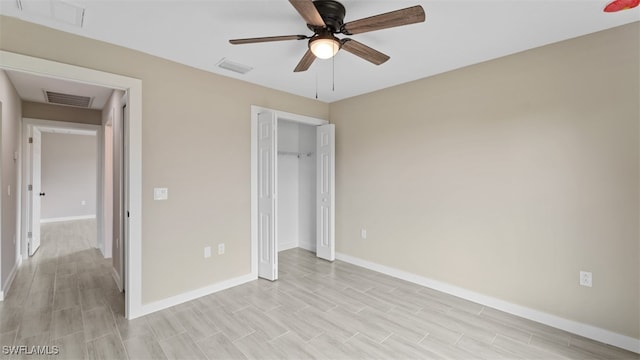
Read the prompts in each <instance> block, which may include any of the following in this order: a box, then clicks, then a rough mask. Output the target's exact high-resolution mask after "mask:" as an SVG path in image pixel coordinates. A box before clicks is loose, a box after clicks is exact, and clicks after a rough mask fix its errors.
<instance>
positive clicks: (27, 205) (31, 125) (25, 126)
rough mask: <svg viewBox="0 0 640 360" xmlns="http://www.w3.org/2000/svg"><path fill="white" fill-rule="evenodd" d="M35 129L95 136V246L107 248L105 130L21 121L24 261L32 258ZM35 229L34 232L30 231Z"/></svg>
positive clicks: (96, 127)
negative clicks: (31, 184) (104, 233)
mask: <svg viewBox="0 0 640 360" xmlns="http://www.w3.org/2000/svg"><path fill="white" fill-rule="evenodd" d="M33 130H39V131H40V132H41V133H50V132H51V133H55V132H58V131H66V132H68V133H70V134H91V135H94V136H96V150H97V151H96V199H95V200H96V247H98V248H100V247H101V246H104V239H103V237H102V232H101V229H102V228H103V226H104V222H103V219H102V216H101V214H102V211H103V206H104V204H103V202H102V196H101V195H100V194H101V193H102V191H103V189H104V183H103V181H102V178H101V176H102V153H103V148H104V146H103V144H102V141H101V140H102V139H101V138H102V127H101V126H99V125H90V124H78V123H70V122H64V121H53V120H45V119H31V118H22V139H21V143H22V145H21V146H22V153H23V154H25V156H23V157H22V174H21V178H22V181H21V187H22V204H21V211H22V218H23V219H24V221H22V225H21V226H22V236H20V237H18V239H19V241H20V244H19V245H18V246H19V247H20V252H21V254H22V260H26V259H27V258H28V257H29V253H28V248H27V246H28V245H29V238H28V236H27V234H28V232H29V230H30V229H29V228H30V225H33V224H31V220H32V219H31V216H30V214H31V213H30V211H31V207H32V205H33V202H32V201H31V200H32V199H31V198H30V197H29V192H30V191H29V189H28V185H29V182H30V181H29V180H30V179H31V174H33V162H32V155H33V152H32V150H31V149H30V145H29V138H30V137H31V134H32V131H33ZM31 230H33V229H31Z"/></svg>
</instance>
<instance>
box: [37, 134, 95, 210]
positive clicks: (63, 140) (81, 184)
mask: <svg viewBox="0 0 640 360" xmlns="http://www.w3.org/2000/svg"><path fill="white" fill-rule="evenodd" d="M96 141H97V139H96V136H95V135H76V134H64V133H50V132H43V134H42V191H43V192H44V193H45V196H42V210H41V211H42V212H41V219H42V220H43V221H46V220H47V219H60V218H74V217H86V216H95V214H96V151H97V143H96Z"/></svg>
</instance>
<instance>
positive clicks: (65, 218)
mask: <svg viewBox="0 0 640 360" xmlns="http://www.w3.org/2000/svg"><path fill="white" fill-rule="evenodd" d="M95 218H96V215H95V214H94V215H80V216H66V217H58V218H48V219H40V224H46V223H52V222H61V221H73V220H88V219H95Z"/></svg>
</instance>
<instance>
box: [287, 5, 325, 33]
mask: <svg viewBox="0 0 640 360" xmlns="http://www.w3.org/2000/svg"><path fill="white" fill-rule="evenodd" d="M289 2H290V3H291V5H293V7H294V8H296V10H298V13H300V16H302V18H303V19H304V21H306V22H307V24H309V25H313V26H320V27H324V26H325V24H324V20H322V16H320V13H319V12H318V10H317V9H316V6H315V5H313V1H312V0H289Z"/></svg>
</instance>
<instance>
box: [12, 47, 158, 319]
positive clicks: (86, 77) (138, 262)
mask: <svg viewBox="0 0 640 360" xmlns="http://www.w3.org/2000/svg"><path fill="white" fill-rule="evenodd" d="M0 69H3V70H12V71H16V72H22V73H28V74H33V75H37V76H43V77H50V78H55V79H64V80H68V81H73V82H78V83H84V84H93V85H98V86H102V87H105V88H111V89H117V90H121V91H123V92H124V94H125V96H126V99H127V110H126V112H127V116H126V118H127V119H128V121H127V123H126V124H125V127H126V133H127V137H126V141H127V144H126V146H127V149H128V150H127V159H126V161H124V163H126V164H127V166H128V167H129V168H128V169H127V171H126V174H127V177H126V178H125V179H124V182H125V185H124V188H127V189H128V191H127V194H128V198H127V199H126V201H125V203H124V207H125V208H126V210H125V211H126V213H127V214H128V215H129V216H128V217H127V218H126V221H127V225H126V229H127V232H126V234H125V239H124V240H123V243H122V247H123V248H126V249H125V250H124V254H125V258H124V259H123V265H122V266H123V267H124V269H125V271H124V274H125V276H126V279H123V283H124V286H125V299H124V303H125V307H124V308H125V314H124V316H125V317H126V318H127V319H134V318H136V317H139V316H142V315H144V314H145V311H148V310H145V308H144V306H143V305H142V286H141V284H142V245H141V239H142V219H141V213H142V211H141V210H142V194H141V187H142V180H141V179H142V145H141V138H142V81H141V80H139V79H134V78H130V77H126V76H121V75H116V74H111V73H106V72H102V71H98V70H92V69H88V68H83V67H78V66H74V65H68V64H63V63H59V62H55V61H50V60H45V59H40V58H35V57H31V56H25V55H20V54H15V53H11V52H7V51H3V50H0ZM23 135H24V134H23ZM23 154H24V153H23ZM21 182H23V181H21ZM22 193H24V192H22ZM24 201H25V200H24V198H23V200H22V205H21V210H19V211H18V216H21V217H22V220H21V221H22V222H23V223H24V222H26V218H25V217H24V214H22V210H23V209H24ZM21 233H22V234H20V236H19V239H21V241H24V239H25V236H26V235H27V234H26V233H25V232H24V227H22V229H21ZM23 254H24V252H23Z"/></svg>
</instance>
